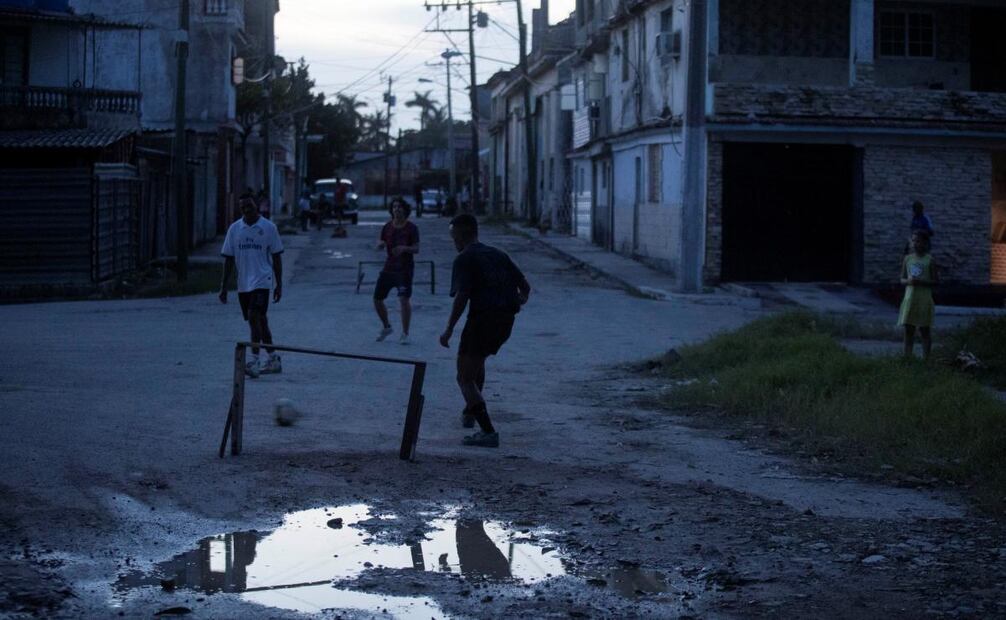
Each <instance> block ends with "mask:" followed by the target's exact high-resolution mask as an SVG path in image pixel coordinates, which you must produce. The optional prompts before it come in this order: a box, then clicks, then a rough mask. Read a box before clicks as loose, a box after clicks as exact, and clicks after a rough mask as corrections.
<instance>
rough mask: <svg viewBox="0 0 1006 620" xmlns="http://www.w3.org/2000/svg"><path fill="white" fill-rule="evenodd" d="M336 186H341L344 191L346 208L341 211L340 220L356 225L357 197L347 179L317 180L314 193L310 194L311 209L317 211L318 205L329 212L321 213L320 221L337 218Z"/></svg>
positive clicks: (357, 218) (357, 216)
mask: <svg viewBox="0 0 1006 620" xmlns="http://www.w3.org/2000/svg"><path fill="white" fill-rule="evenodd" d="M337 185H341V186H342V187H343V188H345V190H346V206H345V208H343V210H342V218H343V219H348V220H349V221H350V222H352V223H353V224H356V223H357V222H358V221H359V206H358V201H359V196H358V195H357V194H356V192H354V191H353V182H352V181H350V180H349V179H318V180H317V181H315V182H314V191H313V192H312V193H311V208H313V209H315V210H318V209H319V207H320V205H322V204H324V205H326V207H327V210H328V211H329V212H328V213H322V214H321V217H322V219H324V218H326V217H338V216H339V214H338V213H337V212H336V205H335V189H336V186H337Z"/></svg>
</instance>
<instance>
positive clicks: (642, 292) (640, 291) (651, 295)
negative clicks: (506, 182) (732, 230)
mask: <svg viewBox="0 0 1006 620" xmlns="http://www.w3.org/2000/svg"><path fill="white" fill-rule="evenodd" d="M503 226H505V227H506V228H507V229H508V230H511V231H513V232H515V233H517V234H519V235H520V236H522V237H524V238H525V239H528V240H530V241H531V242H532V243H535V244H537V245H539V246H541V247H543V248H545V249H547V250H550V251H552V252H555V253H556V254H558V255H559V256H561V257H562V258H563V259H564V260H565V261H566V262H568V263H571V264H573V265H574V266H576V267H579V268H581V269H583V270H584V271H586V272H587V273H589V274H591V275H593V276H594V277H597V278H605V279H607V280H610V281H611V282H614V283H616V284H618V285H619V286H621V287H622V288H624V289H625V290H626V291H628V292H629V293H631V294H633V295H637V296H639V297H645V298H647V299H656V300H665V299H667V297H666V296H664V295H662V294H660V293H659V292H656V291H651V290H649V289H645V288H641V287H639V286H636V285H635V284H632V283H631V282H629V281H627V280H624V279H622V278H620V277H618V276H615V275H612V274H610V273H608V272H606V271H602V270H601V269H598V268H597V267H595V266H593V265H591V264H590V263H588V262H586V261H584V260H583V259H580V258H577V257H576V256H575V255H573V254H570V253H569V252H567V251H565V250H562V249H560V248H557V247H555V246H554V245H552V244H551V243H549V242H547V241H545V240H543V239H541V238H540V237H536V236H534V235H533V234H531V233H530V232H528V231H526V230H524V229H523V227H519V226H516V225H514V224H511V223H509V222H507V223H504V224H503Z"/></svg>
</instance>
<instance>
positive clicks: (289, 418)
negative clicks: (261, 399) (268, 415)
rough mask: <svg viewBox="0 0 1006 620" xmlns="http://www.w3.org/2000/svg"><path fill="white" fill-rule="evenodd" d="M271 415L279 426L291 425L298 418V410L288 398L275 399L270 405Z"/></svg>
mask: <svg viewBox="0 0 1006 620" xmlns="http://www.w3.org/2000/svg"><path fill="white" fill-rule="evenodd" d="M272 412H273V416H274V417H275V418H276V424H278V425H280V426H293V423H294V422H296V421H297V420H298V418H300V410H299V409H297V405H295V404H294V402H293V401H292V400H290V399H289V398H280V399H277V400H276V402H275V403H273V406H272Z"/></svg>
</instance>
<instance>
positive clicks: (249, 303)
mask: <svg viewBox="0 0 1006 620" xmlns="http://www.w3.org/2000/svg"><path fill="white" fill-rule="evenodd" d="M238 302H239V303H240V304H241V316H243V317H244V318H245V320H246V321H247V320H248V313H249V312H251V311H252V310H257V311H258V313H259V314H261V315H262V316H265V313H266V312H268V311H269V289H267V288H257V289H255V290H254V291H248V292H247V293H238Z"/></svg>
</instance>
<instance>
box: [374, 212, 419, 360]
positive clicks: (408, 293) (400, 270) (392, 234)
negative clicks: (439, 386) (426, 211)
mask: <svg viewBox="0 0 1006 620" xmlns="http://www.w3.org/2000/svg"><path fill="white" fill-rule="evenodd" d="M409 211H410V208H409V203H407V202H405V200H404V199H402V198H401V197H400V196H399V197H397V198H395V199H394V200H392V201H391V221H389V222H388V223H386V224H385V225H384V227H383V228H381V236H380V237H379V238H378V240H377V249H378V250H387V253H388V258H387V259H386V260H385V262H384V268H383V269H382V270H381V275H380V276H378V278H377V284H376V285H375V286H374V309H375V310H376V311H377V316H378V318H380V319H381V331H380V332H379V333H378V334H377V341H378V342H381V341H383V340H384V339H385V338H387V337H388V336H390V335H391V333H392V332H393V331H394V330H393V329H392V328H391V322H390V321H389V320H388V307H387V306H386V305H385V304H384V300H385V299H387V297H388V293H390V292H391V289H393V288H394V289H396V290H397V291H398V299H399V301H400V303H401V308H402V334H401V336H399V339H398V340H399V342H400V343H401V344H408V343H409V325H410V323H411V322H412V302H411V301H410V300H411V298H412V279H413V274H414V273H415V259H414V258H413V257H414V255H416V254H418V253H419V228H418V227H417V226H416V225H415V224H413V223H412V222H410V221H409Z"/></svg>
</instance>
